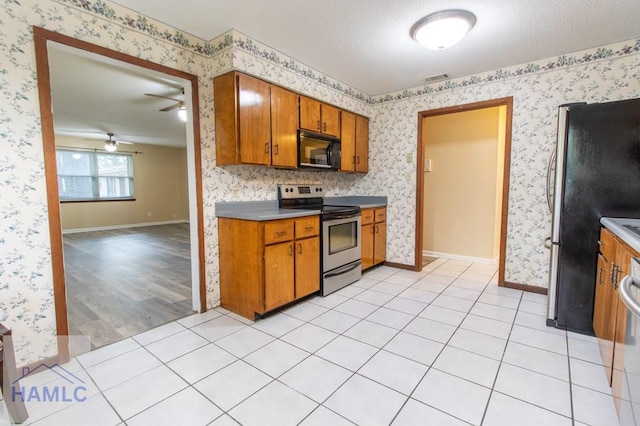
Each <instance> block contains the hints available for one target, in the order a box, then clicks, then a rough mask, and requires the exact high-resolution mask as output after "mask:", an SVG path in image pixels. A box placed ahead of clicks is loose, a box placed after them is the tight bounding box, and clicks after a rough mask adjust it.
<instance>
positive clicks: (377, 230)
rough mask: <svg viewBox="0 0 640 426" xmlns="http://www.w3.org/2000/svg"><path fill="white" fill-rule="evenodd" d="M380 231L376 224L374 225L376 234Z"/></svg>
mask: <svg viewBox="0 0 640 426" xmlns="http://www.w3.org/2000/svg"><path fill="white" fill-rule="evenodd" d="M379 233H380V229H379V228H378V225H376V234H379Z"/></svg>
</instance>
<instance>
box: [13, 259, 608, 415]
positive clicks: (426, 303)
mask: <svg viewBox="0 0 640 426" xmlns="http://www.w3.org/2000/svg"><path fill="white" fill-rule="evenodd" d="M495 280H496V278H495V268H493V267H491V266H486V265H481V264H470V263H465V262H460V261H452V260H449V261H447V260H444V259H439V260H437V261H435V262H433V263H432V264H430V265H428V267H427V268H426V269H425V270H424V271H423V272H421V273H416V272H410V271H403V270H398V269H393V268H389V267H379V268H376V269H374V270H372V271H370V272H367V273H366V274H365V275H364V277H363V278H362V280H360V281H359V282H357V283H355V284H353V285H351V286H349V287H347V288H345V289H343V290H341V291H339V292H337V293H334V294H333V295H330V296H328V297H325V298H320V297H315V298H312V299H310V300H307V301H305V302H303V303H300V304H298V305H296V306H294V307H292V308H289V309H287V310H285V311H283V312H281V313H278V314H276V315H273V316H271V317H269V318H267V319H264V320H261V321H258V322H257V323H255V324H254V323H251V322H250V321H247V320H246V319H243V318H241V317H238V316H237V315H234V314H231V313H229V312H228V311H226V310H224V309H220V308H219V309H216V310H212V311H209V312H207V313H205V314H202V315H193V316H191V317H188V318H184V319H182V320H179V321H176V322H173V323H170V324H167V325H165V326H162V327H158V328H156V329H154V330H151V331H149V332H146V333H143V334H141V335H138V336H135V337H133V338H130V339H126V340H124V341H122V342H119V343H116V344H113V345H110V346H108V347H105V348H101V349H99V350H97V351H94V352H92V353H89V354H85V355H82V356H80V357H78V358H77V359H75V360H73V361H72V362H71V363H69V364H67V365H65V368H67V370H69V371H72V372H73V373H74V374H75V375H76V376H77V377H80V378H82V379H83V380H84V381H85V383H86V385H87V388H88V390H87V393H86V395H87V400H86V401H84V402H78V403H75V404H74V405H70V404H69V403H29V405H28V408H29V411H30V414H31V417H30V421H29V422H30V424H35V425H39V426H40V425H65V426H67V425H86V424H91V425H124V424H126V425H158V424H167V425H207V424H211V425H236V424H238V423H239V424H242V425H260V426H265V425H278V426H284V425H296V424H301V425H349V424H357V425H388V424H394V425H465V424H472V425H514V424H517V425H540V424H544V425H571V424H572V423H573V424H588V425H594V426H595V425H607V426H611V425H616V424H617V418H616V414H615V408H614V405H613V401H612V398H611V396H610V391H609V388H608V387H607V384H606V382H605V373H604V369H603V367H602V366H601V365H600V362H601V361H600V355H599V352H598V348H597V344H596V342H595V340H594V339H593V338H589V337H586V336H582V335H577V334H573V333H566V332H564V331H560V330H556V329H551V328H548V327H546V325H545V318H544V312H545V304H546V297H545V296H541V295H537V294H532V293H523V292H522V291H518V290H513V289H506V288H501V287H498V286H497V285H496V284H495V282H496V281H495ZM30 380H34V381H36V380H39V381H40V383H42V382H47V380H55V377H52V376H51V375H49V376H47V375H36V376H33V377H32V378H31V379H30ZM23 384H24V383H23ZM0 407H2V406H0ZM2 409H3V410H4V411H1V412H0V424H2V421H3V420H4V421H5V423H6V422H7V420H6V409H5V408H4V407H2ZM3 416H4V417H3Z"/></svg>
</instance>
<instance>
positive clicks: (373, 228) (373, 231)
mask: <svg viewBox="0 0 640 426" xmlns="http://www.w3.org/2000/svg"><path fill="white" fill-rule="evenodd" d="M375 233H376V228H375V227H374V226H372V227H371V235H373V234H375Z"/></svg>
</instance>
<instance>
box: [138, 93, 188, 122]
mask: <svg viewBox="0 0 640 426" xmlns="http://www.w3.org/2000/svg"><path fill="white" fill-rule="evenodd" d="M180 93H181V94H182V95H183V96H184V89H180ZM144 95H145V96H152V97H154V98H162V99H168V100H170V101H174V102H175V103H174V104H171V105H169V106H166V107H164V108H161V109H160V110H159V111H162V112H166V111H171V110H174V109H176V108H177V109H178V117H180V118H181V119H182V120H183V121H187V107H186V105H185V103H184V100H181V99H176V98H172V97H170V96H164V95H156V94H154V93H145V94H144Z"/></svg>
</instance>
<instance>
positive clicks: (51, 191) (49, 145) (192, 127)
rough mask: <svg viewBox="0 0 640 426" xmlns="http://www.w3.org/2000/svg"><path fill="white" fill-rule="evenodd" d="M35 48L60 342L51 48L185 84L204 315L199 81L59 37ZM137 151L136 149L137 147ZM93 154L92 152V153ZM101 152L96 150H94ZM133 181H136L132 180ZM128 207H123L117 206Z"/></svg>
mask: <svg viewBox="0 0 640 426" xmlns="http://www.w3.org/2000/svg"><path fill="white" fill-rule="evenodd" d="M34 40H35V46H36V66H37V74H38V89H39V95H40V96H39V97H40V113H41V120H42V133H43V149H44V163H45V178H46V186H47V199H48V216H49V228H50V239H51V257H52V267H53V288H54V302H55V310H56V326H57V334H58V336H65V335H68V334H69V318H68V306H67V303H68V296H69V295H68V294H67V290H68V289H67V283H66V280H65V263H64V257H63V252H64V250H63V238H62V225H61V212H60V210H61V209H60V195H59V185H58V165H57V154H56V137H55V131H54V120H53V114H52V110H53V105H52V97H51V93H52V90H51V89H52V88H51V75H50V69H49V59H50V58H49V48H50V47H49V44H50V43H55V44H59V45H63V46H66V47H68V48H72V49H77V50H79V51H83V52H86V53H87V54H89V55H99V56H101V57H103V58H104V61H105V63H110V64H111V65H113V64H114V63H118V64H120V63H121V64H124V65H121V66H128V67H132V68H134V67H135V68H137V69H140V70H143V71H144V70H147V71H148V72H149V73H151V74H153V75H165V76H167V78H170V79H171V80H173V81H179V82H183V83H182V84H184V86H183V88H184V95H185V101H184V102H183V105H184V106H185V109H186V111H187V115H188V119H187V123H186V135H187V144H186V154H185V157H186V164H187V165H186V169H187V176H186V184H187V185H186V186H187V188H185V189H186V192H187V198H188V225H187V226H188V231H187V234H188V237H189V239H190V241H191V244H190V248H189V249H188V251H189V255H190V269H191V277H192V278H191V298H190V299H191V306H192V310H194V311H201V312H203V311H205V310H206V300H205V295H206V294H205V274H204V229H203V213H202V182H201V160H200V132H199V127H200V126H199V120H198V114H197V112H198V84H197V76H195V75H192V74H188V73H185V72H182V71H178V70H174V69H171V68H168V67H165V66H161V65H158V64H154V63H151V62H149V61H145V60H143V59H139V58H135V57H132V56H129V55H125V54H122V53H119V52H116V51H112V50H110V49H106V48H103V47H101V46H97V45H93V44H91V43H87V42H84V41H81V40H76V39H73V38H71V37H68V36H64V35H61V34H58V33H55V32H51V31H48V30H44V29H41V28H34ZM136 146H137V145H136ZM89 151H91V150H89ZM93 151H94V152H98V151H97V149H94V150H93ZM134 178H135V177H134ZM115 202H125V201H115ZM61 341H62V340H60V339H59V344H58V353H59V356H60V357H61V358H65V357H66V355H67V354H68V349H69V348H68V347H63V346H64V345H61V344H60V342H61Z"/></svg>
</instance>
